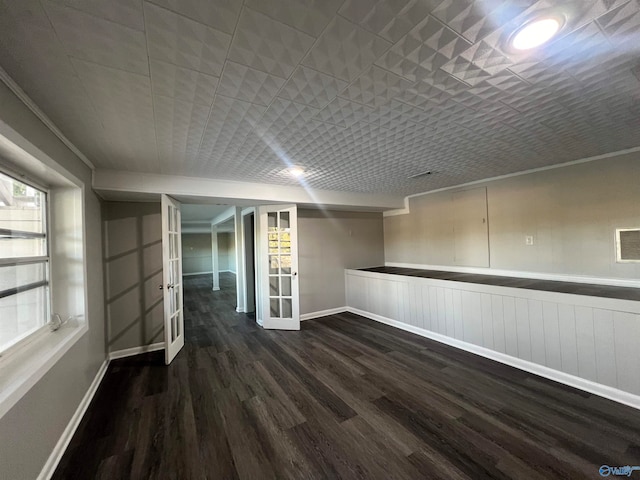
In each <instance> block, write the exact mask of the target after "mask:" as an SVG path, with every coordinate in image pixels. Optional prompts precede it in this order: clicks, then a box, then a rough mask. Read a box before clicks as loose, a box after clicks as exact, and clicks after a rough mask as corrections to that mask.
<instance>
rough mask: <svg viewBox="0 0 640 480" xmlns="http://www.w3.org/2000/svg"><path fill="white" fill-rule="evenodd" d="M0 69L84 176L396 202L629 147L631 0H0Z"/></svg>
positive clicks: (638, 45) (639, 138) (638, 82)
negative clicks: (527, 36) (522, 43)
mask: <svg viewBox="0 0 640 480" xmlns="http://www.w3.org/2000/svg"><path fill="white" fill-rule="evenodd" d="M549 11H557V12H558V13H561V14H563V15H564V16H565V18H566V20H567V21H566V24H565V26H564V27H563V30H562V31H561V33H560V35H558V37H557V38H556V39H554V40H553V41H552V42H550V43H549V44H548V45H545V46H543V47H541V48H538V49H536V50H533V51H530V52H524V53H515V52H514V51H511V50H510V49H509V48H508V46H507V39H508V38H509V36H510V35H512V34H513V32H514V31H515V29H517V28H518V26H520V25H522V24H523V23H524V22H526V21H528V20H530V19H531V18H533V17H535V16H536V15H542V14H545V13H547V12H549ZM0 65H1V66H2V68H4V69H5V70H6V71H7V72H8V73H9V75H10V76H11V77H12V78H13V79H14V80H15V81H16V82H17V83H18V84H19V85H20V86H21V87H22V88H23V89H24V90H25V91H26V92H27V94H28V95H29V96H30V97H31V98H32V99H33V100H34V101H35V102H36V103H37V104H38V105H39V106H40V108H41V109H42V110H43V111H44V112H45V113H46V114H47V115H48V116H49V117H50V118H51V119H52V120H53V121H54V122H55V123H56V124H57V125H58V126H59V128H60V129H61V130H62V131H63V132H64V133H65V134H66V135H67V136H68V137H69V139H70V140H71V141H73V142H74V143H75V144H76V145H77V146H78V148H80V150H81V151H83V153H85V155H87V157H88V158H90V159H91V160H92V161H93V162H94V163H95V164H96V165H97V166H98V167H99V168H110V169H122V170H133V171H142V172H157V173H164V174H175V175H187V176H201V177H210V178H222V179H232V180H243V181H254V182H266V183H274V184H296V182H297V181H296V180H295V179H293V178H290V177H289V176H287V175H286V173H284V169H285V168H286V167H287V166H290V165H300V166H302V167H304V168H305V170H306V177H305V182H306V183H307V184H308V185H309V186H311V187H313V188H324V189H336V190H347V191H354V192H372V193H391V194H411V193H416V192H422V191H428V190H431V189H436V188H441V187H445V186H449V185H456V184H460V183H465V182H469V181H473V180H478V179H482V178H487V177H492V176H496V175H504V174H508V173H512V172H517V171H522V170H526V169H530V168H537V167H543V166H547V165H552V164H556V163H562V162H566V161H569V160H575V159H579V158H584V157H589V156H593V155H598V154H602V153H607V152H613V151H619V150H622V149H626V148H630V147H637V146H640V135H639V134H638V132H639V131H640V0H569V1H566V2H551V1H548V0H444V1H439V0H21V1H14V0H0ZM425 170H432V171H434V172H436V174H435V175H431V176H429V177H423V178H419V179H410V178H409V177H410V176H411V175H414V174H417V173H421V172H423V171H425Z"/></svg>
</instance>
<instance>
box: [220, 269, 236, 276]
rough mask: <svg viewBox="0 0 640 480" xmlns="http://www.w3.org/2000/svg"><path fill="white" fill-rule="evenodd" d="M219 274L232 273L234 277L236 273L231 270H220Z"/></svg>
mask: <svg viewBox="0 0 640 480" xmlns="http://www.w3.org/2000/svg"><path fill="white" fill-rule="evenodd" d="M219 272H220V273H233V274H234V275H235V274H236V272H234V271H233V270H220V271H219Z"/></svg>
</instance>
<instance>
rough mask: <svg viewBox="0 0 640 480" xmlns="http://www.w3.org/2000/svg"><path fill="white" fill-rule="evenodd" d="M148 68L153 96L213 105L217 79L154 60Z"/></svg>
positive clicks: (150, 61)
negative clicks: (149, 69)
mask: <svg viewBox="0 0 640 480" xmlns="http://www.w3.org/2000/svg"><path fill="white" fill-rule="evenodd" d="M149 66H150V68H151V84H152V86H153V93H154V94H155V95H162V96H165V97H172V98H176V99H178V100H184V101H186V102H192V103H199V104H201V105H208V106H211V104H212V103H213V97H214V95H215V91H216V88H217V87H218V81H219V80H220V79H219V78H218V77H214V76H213V75H207V74H205V73H201V72H198V71H196V70H190V69H188V68H183V67H178V66H177V65H174V64H173V63H167V62H161V61H159V60H154V59H150V60H149Z"/></svg>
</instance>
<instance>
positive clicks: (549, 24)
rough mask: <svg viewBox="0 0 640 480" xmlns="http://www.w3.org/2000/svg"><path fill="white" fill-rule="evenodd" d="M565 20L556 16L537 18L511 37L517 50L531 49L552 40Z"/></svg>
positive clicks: (512, 44)
mask: <svg viewBox="0 0 640 480" xmlns="http://www.w3.org/2000/svg"><path fill="white" fill-rule="evenodd" d="M563 25H564V21H563V20H562V19H561V18H559V17H556V16H545V17H541V18H536V19H535V20H532V21H530V22H528V23H526V24H525V25H523V26H522V27H520V29H518V30H517V31H516V32H515V33H514V34H513V35H512V37H511V42H510V43H511V47H512V48H513V49H515V50H530V49H532V48H536V47H539V46H540V45H542V44H544V43H547V42H548V41H549V40H551V39H552V38H553V37H554V36H555V35H556V34H557V33H558V32H559V31H560V29H561V28H562V26H563Z"/></svg>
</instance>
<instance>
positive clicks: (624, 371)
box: [613, 312, 640, 393]
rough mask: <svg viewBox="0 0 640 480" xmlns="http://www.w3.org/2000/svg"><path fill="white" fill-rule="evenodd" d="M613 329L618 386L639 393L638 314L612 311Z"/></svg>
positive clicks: (639, 322)
mask: <svg viewBox="0 0 640 480" xmlns="http://www.w3.org/2000/svg"><path fill="white" fill-rule="evenodd" d="M613 330H614V343H615V354H616V372H617V380H618V388H620V389H621V390H625V391H628V392H636V393H640V345H638V342H639V341H640V315H633V314H631V313H626V312H613ZM631 339H635V340H636V341H635V342H634V341H630V340H631Z"/></svg>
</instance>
